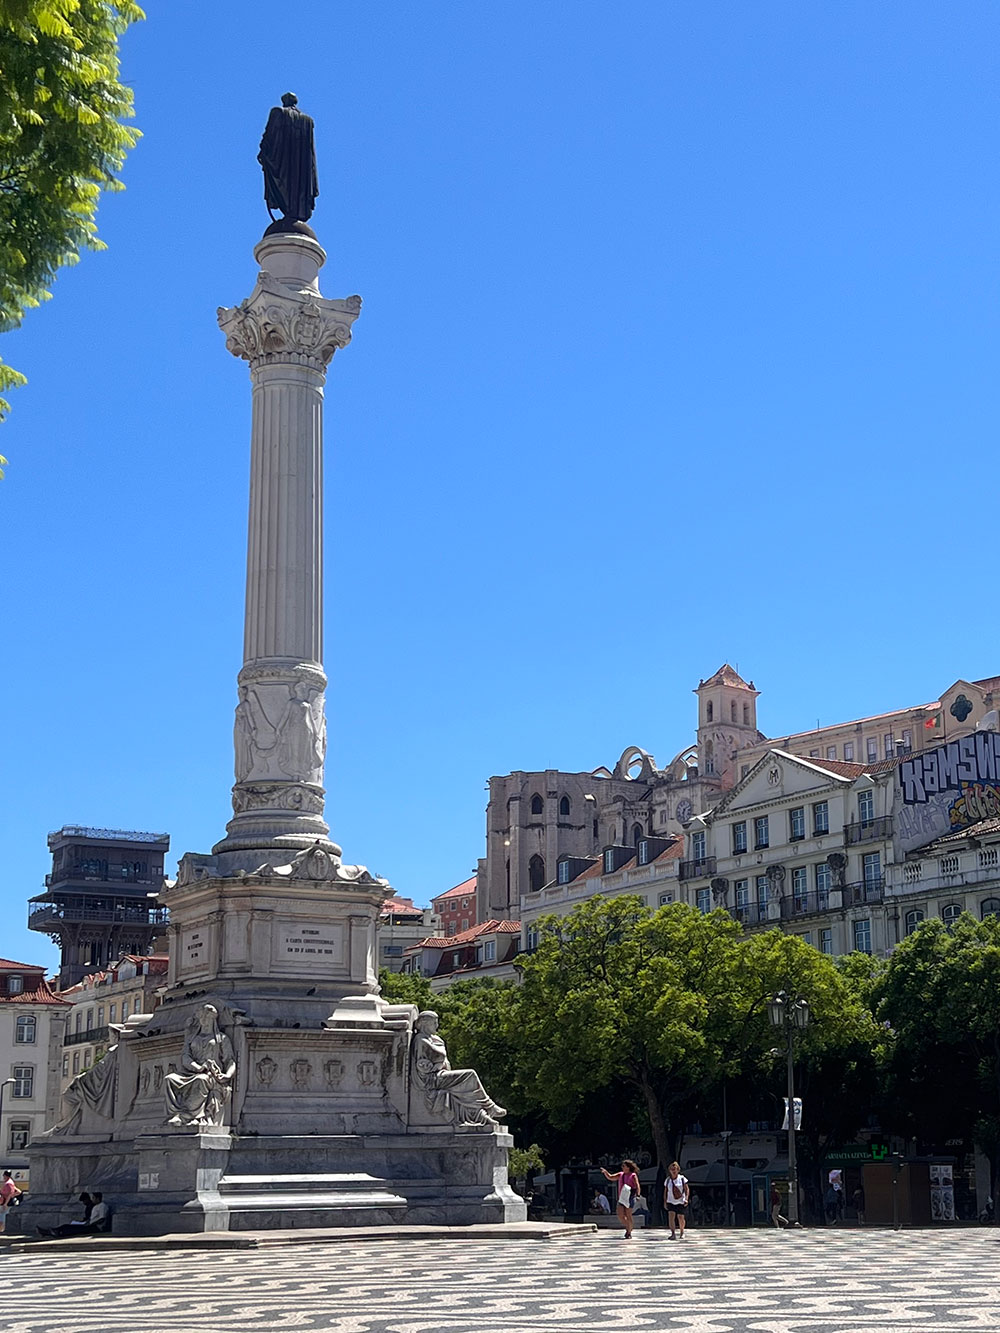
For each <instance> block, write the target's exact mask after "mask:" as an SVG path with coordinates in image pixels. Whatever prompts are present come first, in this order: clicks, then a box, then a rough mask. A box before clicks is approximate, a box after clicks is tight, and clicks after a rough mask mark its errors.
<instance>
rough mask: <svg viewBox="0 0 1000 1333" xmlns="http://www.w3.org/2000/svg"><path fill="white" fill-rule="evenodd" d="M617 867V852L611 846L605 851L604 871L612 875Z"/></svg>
mask: <svg viewBox="0 0 1000 1333" xmlns="http://www.w3.org/2000/svg"><path fill="white" fill-rule="evenodd" d="M614 868H615V854H614V852H613V851H612V849H611V848H610V847H608V848H606V849H605V852H604V873H605V874H606V875H610V874H611V872H612V871H613V870H614Z"/></svg>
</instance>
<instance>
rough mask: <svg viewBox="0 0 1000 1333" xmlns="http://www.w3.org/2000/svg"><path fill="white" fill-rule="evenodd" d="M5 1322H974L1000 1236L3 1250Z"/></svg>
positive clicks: (561, 1327) (796, 1328)
mask: <svg viewBox="0 0 1000 1333" xmlns="http://www.w3.org/2000/svg"><path fill="white" fill-rule="evenodd" d="M0 1277H2V1284H3V1292H4V1297H3V1311H4V1313H3V1318H2V1320H0V1325H2V1327H3V1329H4V1330H5V1333H245V1331H249V1330H254V1331H255V1333H259V1330H261V1329H267V1330H270V1329H280V1330H293V1331H294V1333H300V1331H302V1333H308V1331H310V1330H323V1331H324V1333H472V1331H473V1330H475V1333H590V1331H591V1330H594V1331H595V1333H596V1331H598V1330H600V1331H601V1333H626V1330H627V1333H642V1331H643V1330H658V1329H663V1330H670V1333H966V1331H967V1330H972V1329H982V1330H990V1333H996V1330H998V1329H1000V1234H998V1232H995V1231H993V1229H992V1228H990V1229H983V1230H963V1231H953V1232H929V1231H922V1232H901V1233H893V1232H888V1231H875V1230H869V1231H803V1232H800V1233H797V1234H792V1233H790V1232H782V1233H775V1232H772V1231H753V1232H748V1231H738V1232H734V1233H731V1234H726V1233H723V1232H717V1231H716V1232H709V1231H704V1232H700V1233H698V1232H695V1233H692V1234H691V1235H690V1236H689V1238H688V1239H686V1240H685V1241H684V1242H683V1244H681V1243H679V1242H670V1241H668V1240H667V1239H666V1234H665V1233H663V1232H650V1233H647V1234H641V1233H638V1234H637V1235H636V1236H635V1237H634V1239H633V1240H631V1241H629V1242H627V1243H626V1242H625V1241H623V1239H622V1238H621V1237H620V1236H619V1235H617V1234H611V1233H608V1232H601V1233H599V1234H597V1235H595V1236H592V1237H582V1238H578V1239H567V1240H555V1241H547V1242H546V1241H528V1240H518V1241H487V1240H481V1241H480V1240H475V1241H473V1240H469V1241H465V1240H455V1239H448V1240H439V1241H410V1240H398V1239H393V1240H391V1241H390V1240H387V1241H385V1242H383V1241H374V1242H365V1243H358V1244H350V1243H343V1242H342V1243H337V1244H330V1245H318V1244H317V1245H313V1244H296V1245H290V1246H282V1247H276V1248H268V1249H263V1250H251V1251H246V1250H226V1251H217V1252H206V1251H204V1250H202V1251H197V1250H189V1251H183V1250H182V1251H162V1252H159V1253H157V1252H153V1251H141V1252H133V1253H121V1252H120V1253H116V1254H64V1255H62V1256H60V1255H59V1254H58V1250H57V1248H56V1247H55V1246H51V1247H46V1248H45V1249H44V1250H43V1249H42V1248H41V1247H39V1248H38V1249H35V1248H34V1247H32V1249H31V1250H25V1249H18V1250H16V1251H15V1250H9V1251H7V1252H6V1253H5V1254H4V1255H3V1258H2V1259H0Z"/></svg>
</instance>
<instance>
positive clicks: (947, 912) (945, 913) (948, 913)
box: [941, 903, 962, 930]
mask: <svg viewBox="0 0 1000 1333" xmlns="http://www.w3.org/2000/svg"><path fill="white" fill-rule="evenodd" d="M961 915H962V908H961V906H960V905H959V904H958V903H949V904H948V906H947V907H942V908H941V920H942V921H943V922H944V924H945V925H946V926H947V928H948V929H949V930H951V928H952V926H953V925H954V924H955V922H956V921H957V920H958V918H959V917H960V916H961Z"/></svg>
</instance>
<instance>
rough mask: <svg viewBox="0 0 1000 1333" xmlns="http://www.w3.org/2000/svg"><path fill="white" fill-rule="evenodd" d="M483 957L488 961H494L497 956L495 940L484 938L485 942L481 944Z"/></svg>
mask: <svg viewBox="0 0 1000 1333" xmlns="http://www.w3.org/2000/svg"><path fill="white" fill-rule="evenodd" d="M483 957H484V958H485V959H486V961H487V962H488V963H495V962H496V957H497V942H496V940H486V942H485V943H484V944H483Z"/></svg>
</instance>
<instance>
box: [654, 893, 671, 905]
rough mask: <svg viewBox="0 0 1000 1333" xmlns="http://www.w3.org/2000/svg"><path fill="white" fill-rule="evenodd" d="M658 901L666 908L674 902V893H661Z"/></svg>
mask: <svg viewBox="0 0 1000 1333" xmlns="http://www.w3.org/2000/svg"><path fill="white" fill-rule="evenodd" d="M657 901H658V902H659V904H660V906H661V907H666V906H667V905H668V904H669V903H672V902H673V901H674V895H673V894H672V893H661V894H660V896H659V898H658V899H657Z"/></svg>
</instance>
